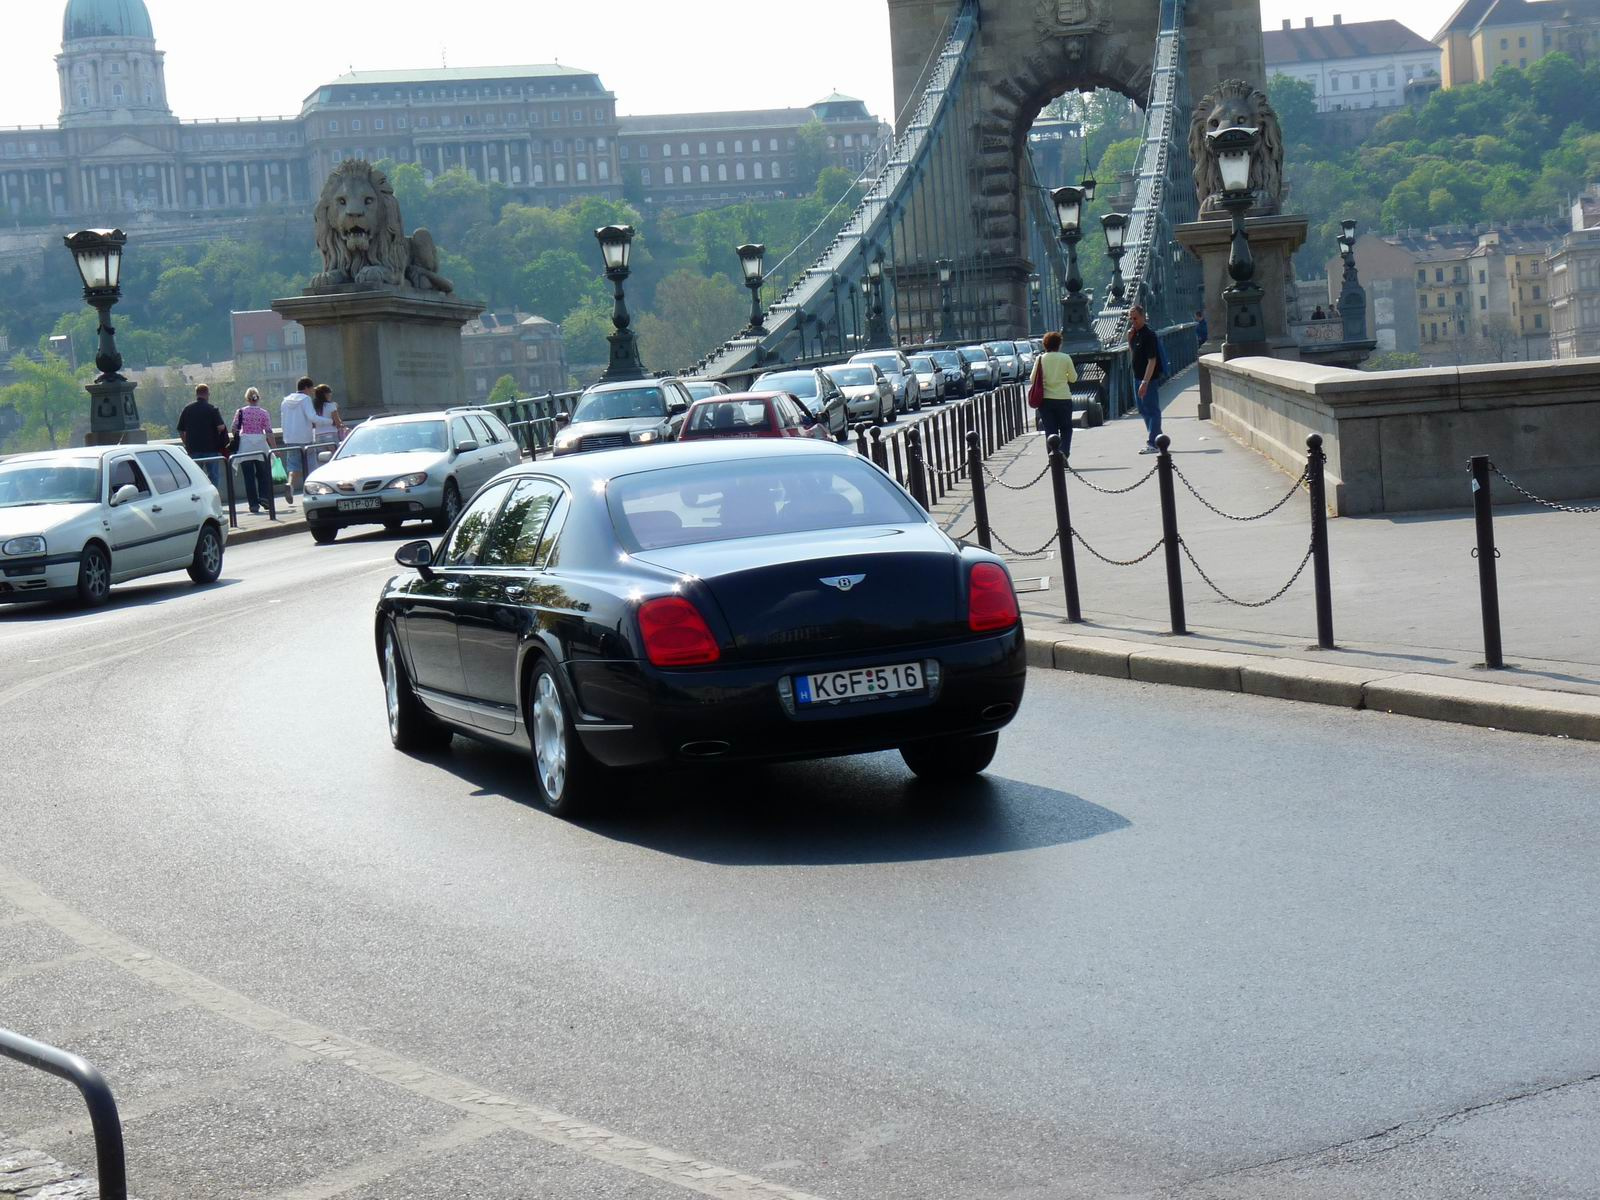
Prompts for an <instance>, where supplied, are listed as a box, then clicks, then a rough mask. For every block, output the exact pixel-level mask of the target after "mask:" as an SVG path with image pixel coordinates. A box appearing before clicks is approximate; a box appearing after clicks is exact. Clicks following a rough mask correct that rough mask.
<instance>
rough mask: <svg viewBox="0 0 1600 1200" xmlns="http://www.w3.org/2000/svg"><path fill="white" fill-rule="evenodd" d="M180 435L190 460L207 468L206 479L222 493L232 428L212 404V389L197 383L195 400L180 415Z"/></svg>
mask: <svg viewBox="0 0 1600 1200" xmlns="http://www.w3.org/2000/svg"><path fill="white" fill-rule="evenodd" d="M177 432H178V436H179V437H180V438H182V439H183V448H184V449H185V450H186V451H188V454H189V457H190V458H192V459H194V460H195V461H196V462H198V463H199V464H200V466H201V467H203V468H204V469H205V473H206V477H207V478H209V479H210V480H211V485H212V486H213V487H215V488H217V489H218V490H221V488H222V459H221V458H220V457H219V455H221V454H222V452H223V451H224V450H225V449H227V446H228V426H227V424H226V423H225V422H224V421H223V419H222V413H221V412H219V411H218V410H217V406H216V405H214V404H212V403H211V389H210V388H208V387H207V386H206V385H205V384H203V383H202V384H197V385H196V386H195V389H194V399H193V400H191V401H190V402H189V403H188V404H186V405H185V406H184V409H183V411H182V412H181V413H179V414H178V429H177Z"/></svg>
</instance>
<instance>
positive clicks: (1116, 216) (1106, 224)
mask: <svg viewBox="0 0 1600 1200" xmlns="http://www.w3.org/2000/svg"><path fill="white" fill-rule="evenodd" d="M1100 228H1101V231H1102V232H1104V233H1105V235H1106V253H1107V254H1109V255H1110V256H1111V304H1112V306H1114V307H1116V308H1121V307H1122V303H1123V300H1124V299H1125V298H1126V297H1127V294H1128V285H1127V283H1126V282H1125V281H1124V280H1123V278H1122V256H1123V254H1124V253H1125V252H1126V249H1127V247H1126V245H1125V243H1126V241H1127V237H1128V218H1127V215H1126V214H1125V213H1107V214H1106V215H1105V216H1103V217H1101V218H1100Z"/></svg>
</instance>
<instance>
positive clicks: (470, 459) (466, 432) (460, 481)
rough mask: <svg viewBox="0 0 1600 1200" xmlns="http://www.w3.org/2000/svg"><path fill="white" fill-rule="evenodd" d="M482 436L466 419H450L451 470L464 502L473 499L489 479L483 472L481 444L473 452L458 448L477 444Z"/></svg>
mask: <svg viewBox="0 0 1600 1200" xmlns="http://www.w3.org/2000/svg"><path fill="white" fill-rule="evenodd" d="M480 436H481V434H480V433H479V432H478V431H477V430H475V429H473V428H472V426H471V425H469V424H468V423H467V419H466V417H464V416H463V417H451V418H450V470H451V473H452V474H454V475H455V480H456V486H457V487H458V488H460V489H461V498H462V499H463V500H470V499H472V497H473V496H474V495H475V494H476V493H477V491H478V489H479V488H481V487H483V485H484V482H485V481H486V480H487V479H488V478H489V477H488V476H487V475H486V474H484V471H483V456H482V453H481V449H482V447H481V444H480V446H479V447H478V448H476V449H472V450H460V451H458V450H457V449H456V447H457V446H461V445H464V444H467V443H470V442H476V441H478V439H479V438H480Z"/></svg>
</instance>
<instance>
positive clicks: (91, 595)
mask: <svg viewBox="0 0 1600 1200" xmlns="http://www.w3.org/2000/svg"><path fill="white" fill-rule="evenodd" d="M110 597H111V555H110V554H108V553H107V552H106V548H105V547H104V546H102V545H100V543H99V542H90V543H89V544H88V545H87V546H85V547H84V548H83V554H82V555H80V556H79V558H78V603H79V604H82V605H83V606H84V607H85V608H98V607H99V606H100V605H102V604H104V603H105V602H106V601H107V600H108V599H110Z"/></svg>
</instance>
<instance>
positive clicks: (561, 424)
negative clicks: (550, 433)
mask: <svg viewBox="0 0 1600 1200" xmlns="http://www.w3.org/2000/svg"><path fill="white" fill-rule="evenodd" d="M571 424H572V414H571V413H564V412H558V413H557V414H556V428H557V429H565V428H566V427H567V426H568V425H571Z"/></svg>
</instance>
